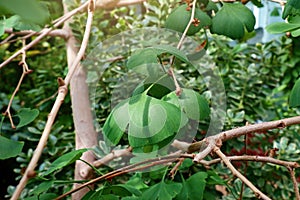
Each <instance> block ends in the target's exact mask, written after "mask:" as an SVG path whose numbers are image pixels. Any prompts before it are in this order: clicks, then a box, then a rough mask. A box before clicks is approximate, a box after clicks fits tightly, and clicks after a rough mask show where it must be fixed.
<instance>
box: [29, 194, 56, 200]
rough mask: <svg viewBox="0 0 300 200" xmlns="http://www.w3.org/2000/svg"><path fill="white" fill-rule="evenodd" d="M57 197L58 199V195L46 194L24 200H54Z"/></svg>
mask: <svg viewBox="0 0 300 200" xmlns="http://www.w3.org/2000/svg"><path fill="white" fill-rule="evenodd" d="M56 197H57V194H54V193H46V194H41V195H39V196H33V197H28V198H25V199H24V200H40V199H43V200H53V199H55V198H56Z"/></svg>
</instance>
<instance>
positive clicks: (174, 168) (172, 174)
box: [169, 158, 185, 179]
mask: <svg viewBox="0 0 300 200" xmlns="http://www.w3.org/2000/svg"><path fill="white" fill-rule="evenodd" d="M184 159H185V158H180V159H179V160H178V162H177V163H176V165H175V166H174V167H173V168H172V169H171V171H170V173H169V174H170V176H171V178H172V179H174V177H175V175H176V173H177V171H178V168H179V167H180V166H181V164H182V163H183V161H184Z"/></svg>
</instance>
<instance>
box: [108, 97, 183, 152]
mask: <svg viewBox="0 0 300 200" xmlns="http://www.w3.org/2000/svg"><path fill="white" fill-rule="evenodd" d="M146 93H147V91H145V92H143V93H142V94H136V95H135V96H133V97H131V98H130V99H129V100H125V101H123V102H121V103H120V104H119V105H117V107H116V108H115V109H114V110H113V111H112V112H111V114H110V115H109V117H108V119H107V120H106V122H105V124H104V127H103V134H104V135H105V138H106V139H107V140H108V141H110V142H111V143H113V144H117V143H118V142H119V141H120V139H121V138H122V136H123V134H124V132H125V131H126V129H127V127H128V140H129V144H130V145H131V146H132V147H134V148H135V147H145V146H149V145H150V146H151V148H153V147H152V146H155V145H158V146H160V145H163V144H165V143H167V142H168V141H170V140H172V138H173V137H174V136H175V135H176V133H177V132H178V130H179V128H180V125H181V124H183V123H186V122H187V118H186V115H185V114H184V113H182V112H181V111H180V109H179V108H178V107H176V106H175V105H174V104H171V103H168V102H165V101H163V100H159V99H156V98H153V97H150V96H148V95H147V94H146Z"/></svg>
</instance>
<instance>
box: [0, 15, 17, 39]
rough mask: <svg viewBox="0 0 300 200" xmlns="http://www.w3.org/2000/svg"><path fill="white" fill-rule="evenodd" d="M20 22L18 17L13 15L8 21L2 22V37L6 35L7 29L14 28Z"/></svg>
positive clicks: (0, 21)
mask: <svg viewBox="0 0 300 200" xmlns="http://www.w3.org/2000/svg"><path fill="white" fill-rule="evenodd" d="M19 20H20V17H19V16H18V15H13V16H11V17H10V18H8V19H3V20H0V36H1V35H3V34H4V31H5V29H8V28H14V27H15V25H16V24H17V23H18V21H19Z"/></svg>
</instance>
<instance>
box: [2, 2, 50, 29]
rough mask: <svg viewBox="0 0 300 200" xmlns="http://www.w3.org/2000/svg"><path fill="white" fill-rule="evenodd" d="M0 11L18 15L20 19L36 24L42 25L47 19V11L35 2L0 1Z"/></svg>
mask: <svg viewBox="0 0 300 200" xmlns="http://www.w3.org/2000/svg"><path fill="white" fill-rule="evenodd" d="M0 11H6V12H9V13H12V14H16V15H19V16H20V17H21V18H22V19H24V20H26V21H28V22H31V23H36V24H40V25H42V24H44V23H45V22H46V21H47V20H48V19H49V16H50V14H49V11H48V9H47V8H46V7H45V6H43V5H42V4H41V3H40V2H39V1H36V0H9V1H0Z"/></svg>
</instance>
